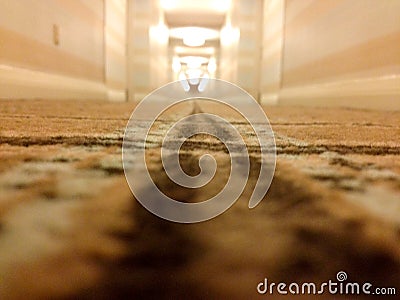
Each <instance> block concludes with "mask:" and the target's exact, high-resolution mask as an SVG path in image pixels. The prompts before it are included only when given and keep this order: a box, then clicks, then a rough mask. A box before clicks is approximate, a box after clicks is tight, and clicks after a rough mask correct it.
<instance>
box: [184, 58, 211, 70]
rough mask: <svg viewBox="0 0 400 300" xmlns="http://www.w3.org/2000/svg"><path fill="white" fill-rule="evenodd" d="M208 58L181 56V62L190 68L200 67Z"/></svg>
mask: <svg viewBox="0 0 400 300" xmlns="http://www.w3.org/2000/svg"><path fill="white" fill-rule="evenodd" d="M207 62H208V59H207V58H206V57H203V56H184V57H181V63H184V64H186V65H187V67H188V68H189V69H197V68H200V67H201V65H202V64H206V63H207Z"/></svg>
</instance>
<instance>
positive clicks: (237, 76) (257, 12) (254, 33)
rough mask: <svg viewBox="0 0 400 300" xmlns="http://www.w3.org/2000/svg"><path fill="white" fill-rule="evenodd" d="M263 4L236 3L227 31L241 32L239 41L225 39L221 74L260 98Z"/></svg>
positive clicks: (236, 0) (247, 0)
mask: <svg viewBox="0 0 400 300" xmlns="http://www.w3.org/2000/svg"><path fill="white" fill-rule="evenodd" d="M262 4H263V3H262V0H233V1H232V5H231V8H230V11H229V12H228V15H227V18H226V23H225V27H227V28H228V29H231V30H236V29H238V30H239V32H240V37H239V39H238V40H237V41H236V40H232V41H228V42H227V43H224V41H223V38H221V39H222V40H221V56H220V65H219V69H220V70H219V74H220V76H221V78H222V79H225V80H229V81H232V82H234V83H235V84H238V85H239V86H240V87H242V88H243V89H245V90H246V91H247V92H249V93H250V94H251V95H252V96H253V97H255V98H256V99H258V98H259V76H260V57H261V40H260V35H261V32H262V23H261V20H262Z"/></svg>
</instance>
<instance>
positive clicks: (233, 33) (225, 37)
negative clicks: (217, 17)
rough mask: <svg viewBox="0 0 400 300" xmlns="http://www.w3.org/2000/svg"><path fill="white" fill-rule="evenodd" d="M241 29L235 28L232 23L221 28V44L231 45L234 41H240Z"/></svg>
mask: <svg viewBox="0 0 400 300" xmlns="http://www.w3.org/2000/svg"><path fill="white" fill-rule="evenodd" d="M239 38H240V30H239V28H234V27H232V26H231V25H230V24H228V25H227V26H225V27H224V28H222V29H221V44H222V45H231V44H233V43H234V42H237V41H239Z"/></svg>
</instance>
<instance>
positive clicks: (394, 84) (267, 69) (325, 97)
mask: <svg viewBox="0 0 400 300" xmlns="http://www.w3.org/2000/svg"><path fill="white" fill-rule="evenodd" d="M264 12H265V13H264V34H263V62H262V75H261V80H260V87H261V91H262V94H263V96H262V98H263V100H264V101H265V102H274V101H276V100H277V99H278V102H279V103H283V104H310V105H324V106H325V105H340V106H355V107H366V108H384V109H390V108H400V80H399V79H400V1H397V0H382V1H375V0H353V1H343V0H324V1H319V0H302V1H298V0H286V1H281V0H265V1H264Z"/></svg>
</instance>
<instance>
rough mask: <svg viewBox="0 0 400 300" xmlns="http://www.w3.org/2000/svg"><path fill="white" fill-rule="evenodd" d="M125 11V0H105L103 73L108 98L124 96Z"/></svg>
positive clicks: (125, 83) (118, 98) (116, 98)
mask: <svg viewBox="0 0 400 300" xmlns="http://www.w3.org/2000/svg"><path fill="white" fill-rule="evenodd" d="M126 11H127V2H126V0H105V7H104V16H105V21H104V51H105V61H104V68H105V69H104V73H105V83H106V86H107V90H108V99H110V100H125V98H126V85H127V82H126V75H127V74H126V72H127V70H126V64H127V54H126V50H127V45H126V32H127V22H126V21H125V20H126Z"/></svg>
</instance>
